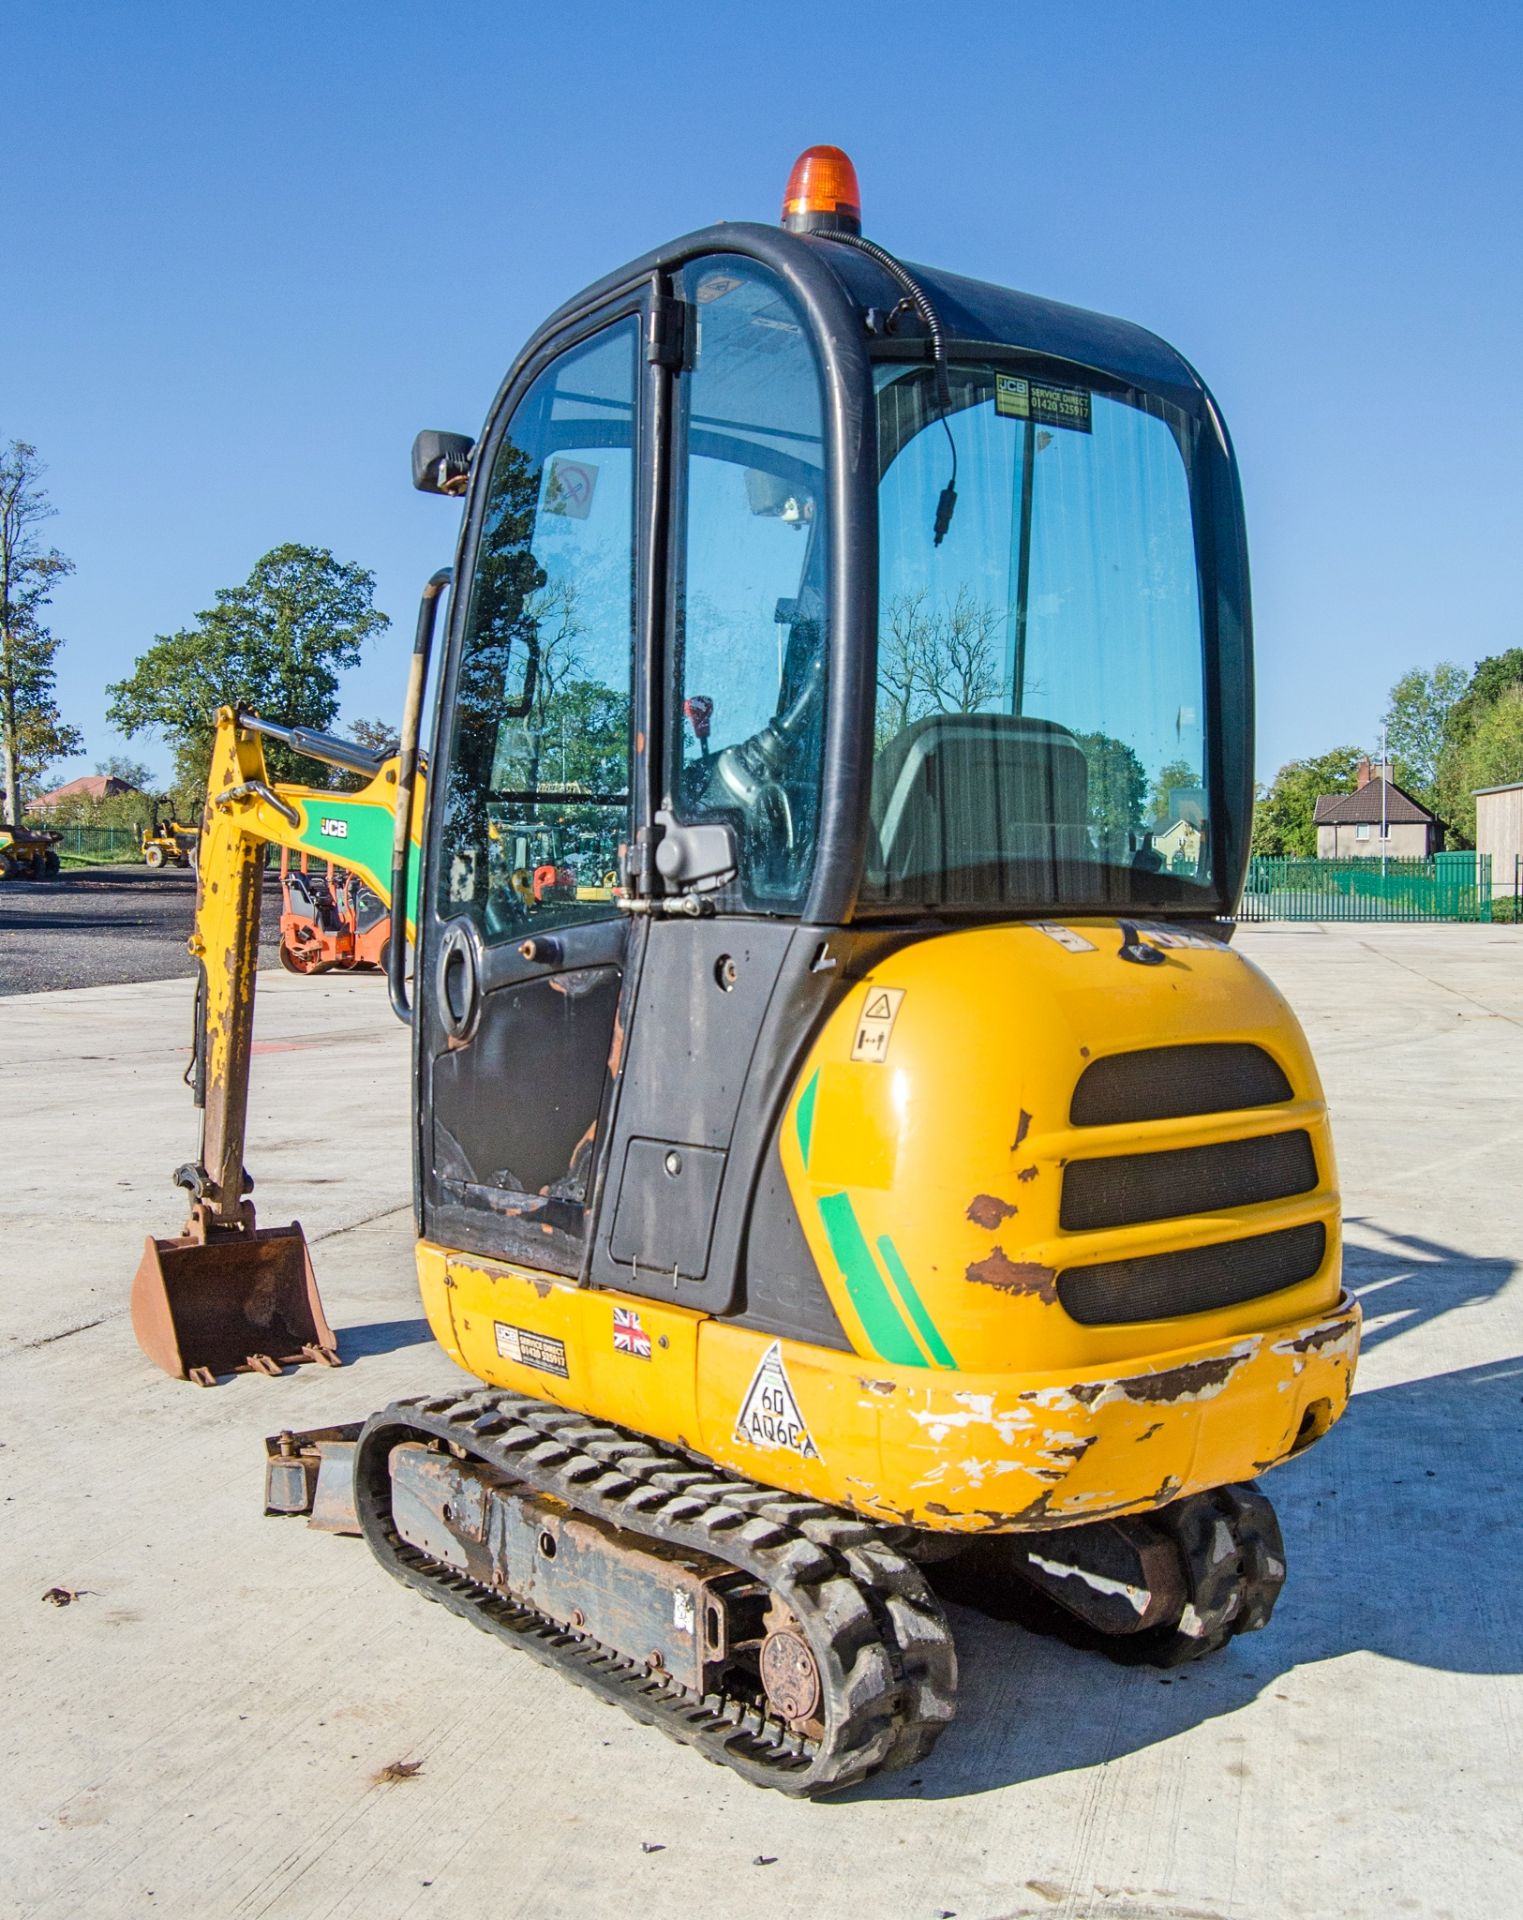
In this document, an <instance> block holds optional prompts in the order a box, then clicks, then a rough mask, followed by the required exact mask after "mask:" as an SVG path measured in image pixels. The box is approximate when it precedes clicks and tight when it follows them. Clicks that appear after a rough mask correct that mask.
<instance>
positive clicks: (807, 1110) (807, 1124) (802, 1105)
mask: <svg viewBox="0 0 1523 1920" xmlns="http://www.w3.org/2000/svg"><path fill="white" fill-rule="evenodd" d="M819 1090H820V1070H819V1068H818V1067H816V1068H815V1071H814V1077H813V1078H812V1079H811V1080H810V1082H809V1085H808V1086H807V1087H805V1089H804V1091H803V1092H802V1093H801V1094H800V1095H799V1103H798V1106H797V1107H796V1108H795V1110H794V1115H793V1124H794V1127H795V1128H796V1129H797V1132H798V1137H799V1152H800V1153H801V1154H803V1156H804V1171H805V1172H806V1173H807V1172H808V1171H809V1142H810V1140H811V1139H812V1138H813V1137H814V1097H815V1095H816V1094H817V1093H818V1092H819Z"/></svg>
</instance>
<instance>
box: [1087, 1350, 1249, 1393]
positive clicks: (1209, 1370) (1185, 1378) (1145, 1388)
mask: <svg viewBox="0 0 1523 1920" xmlns="http://www.w3.org/2000/svg"><path fill="white" fill-rule="evenodd" d="M1246 1357H1247V1356H1246V1355H1243V1354H1236V1353H1234V1354H1229V1355H1228V1356H1227V1357H1226V1359H1224V1360H1190V1361H1187V1362H1186V1364H1185V1365H1184V1366H1182V1367H1166V1368H1165V1369H1164V1370H1163V1372H1162V1373H1144V1374H1139V1375H1138V1376H1137V1377H1136V1378H1135V1379H1132V1380H1121V1381H1118V1382H1117V1385H1118V1386H1119V1387H1120V1388H1121V1391H1122V1392H1123V1393H1124V1394H1125V1395H1126V1397H1127V1399H1128V1400H1141V1401H1146V1402H1148V1403H1150V1404H1154V1405H1159V1404H1167V1402H1169V1401H1171V1400H1184V1399H1187V1398H1188V1397H1189V1396H1190V1395H1191V1394H1192V1393H1203V1392H1204V1391H1205V1390H1206V1388H1208V1387H1220V1386H1223V1385H1225V1383H1226V1382H1227V1381H1228V1380H1230V1379H1231V1378H1232V1376H1233V1374H1235V1373H1236V1372H1237V1370H1238V1368H1239V1367H1240V1366H1241V1365H1242V1364H1243V1361H1244V1359H1245V1358H1246Z"/></svg>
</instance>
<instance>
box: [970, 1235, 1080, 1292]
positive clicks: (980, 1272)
mask: <svg viewBox="0 0 1523 1920" xmlns="http://www.w3.org/2000/svg"><path fill="white" fill-rule="evenodd" d="M967 1274H968V1278H969V1279H970V1280H972V1281H975V1282H976V1283H977V1284H978V1285H979V1286H981V1287H998V1288H999V1290H1000V1292H1001V1293H1020V1294H1031V1295H1033V1296H1034V1297H1035V1298H1036V1299H1038V1300H1045V1301H1046V1302H1047V1303H1048V1304H1049V1305H1052V1304H1054V1303H1055V1302H1056V1300H1057V1297H1058V1276H1057V1275H1056V1274H1055V1273H1054V1272H1053V1270H1052V1268H1051V1267H1043V1266H1038V1265H1037V1263H1036V1262H1035V1261H1034V1260H1012V1259H1011V1258H1010V1256H1009V1255H1008V1254H1007V1253H1006V1252H1005V1249H1004V1248H1003V1247H996V1248H995V1249H994V1251H993V1252H992V1253H989V1254H986V1255H985V1256H984V1258H983V1259H982V1260H975V1261H974V1262H973V1263H972V1265H971V1266H969V1268H968V1269H967Z"/></svg>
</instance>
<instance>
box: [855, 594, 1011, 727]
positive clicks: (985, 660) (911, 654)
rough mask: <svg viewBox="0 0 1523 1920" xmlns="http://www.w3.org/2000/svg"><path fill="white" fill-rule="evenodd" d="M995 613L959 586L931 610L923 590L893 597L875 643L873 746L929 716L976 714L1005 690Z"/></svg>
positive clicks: (1000, 621)
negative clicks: (875, 723) (948, 602)
mask: <svg viewBox="0 0 1523 1920" xmlns="http://www.w3.org/2000/svg"><path fill="white" fill-rule="evenodd" d="M1002 625H1003V619H1002V616H1001V615H1000V614H999V612H998V611H997V610H996V609H995V608H994V607H991V606H989V605H988V604H987V603H986V602H984V601H980V600H977V599H975V598H974V596H973V594H972V593H971V592H970V591H969V589H968V587H967V586H966V585H964V586H960V587H959V588H958V589H957V597H956V599H955V600H953V601H952V603H951V605H950V606H947V607H943V608H934V607H932V606H931V605H930V596H929V593H928V592H927V590H926V589H925V588H924V587H917V588H914V589H912V590H909V591H907V592H904V593H900V594H896V595H895V596H894V598H893V599H892V600H891V601H890V602H889V604H888V612H887V618H886V621H885V627H884V632H883V635H882V637H881V639H880V641H879V644H878V729H877V731H878V744H879V746H880V747H881V746H882V745H883V744H884V743H885V741H887V740H890V739H892V738H893V736H894V735H895V734H896V733H899V732H900V731H902V729H903V728H905V727H907V726H909V725H910V723H911V722H912V721H915V720H920V719H923V718H924V716H925V715H926V714H928V713H977V712H978V711H979V710H980V709H981V708H983V707H986V706H987V705H988V704H989V702H990V701H991V700H995V699H997V698H998V697H999V695H1000V694H1001V693H1002V692H1003V690H1004V662H1003V659H1002V652H1001V647H1000V629H1001V627H1002Z"/></svg>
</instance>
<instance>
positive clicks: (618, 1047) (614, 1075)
mask: <svg viewBox="0 0 1523 1920" xmlns="http://www.w3.org/2000/svg"><path fill="white" fill-rule="evenodd" d="M623 1058H624V1016H623V1014H622V1012H621V1011H620V1009H619V1008H617V1007H615V1008H614V1013H613V1041H612V1044H611V1045H610V1046H609V1049H608V1077H609V1079H610V1080H617V1079H618V1077H619V1062H620V1061H621V1060H622V1059H623Z"/></svg>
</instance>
